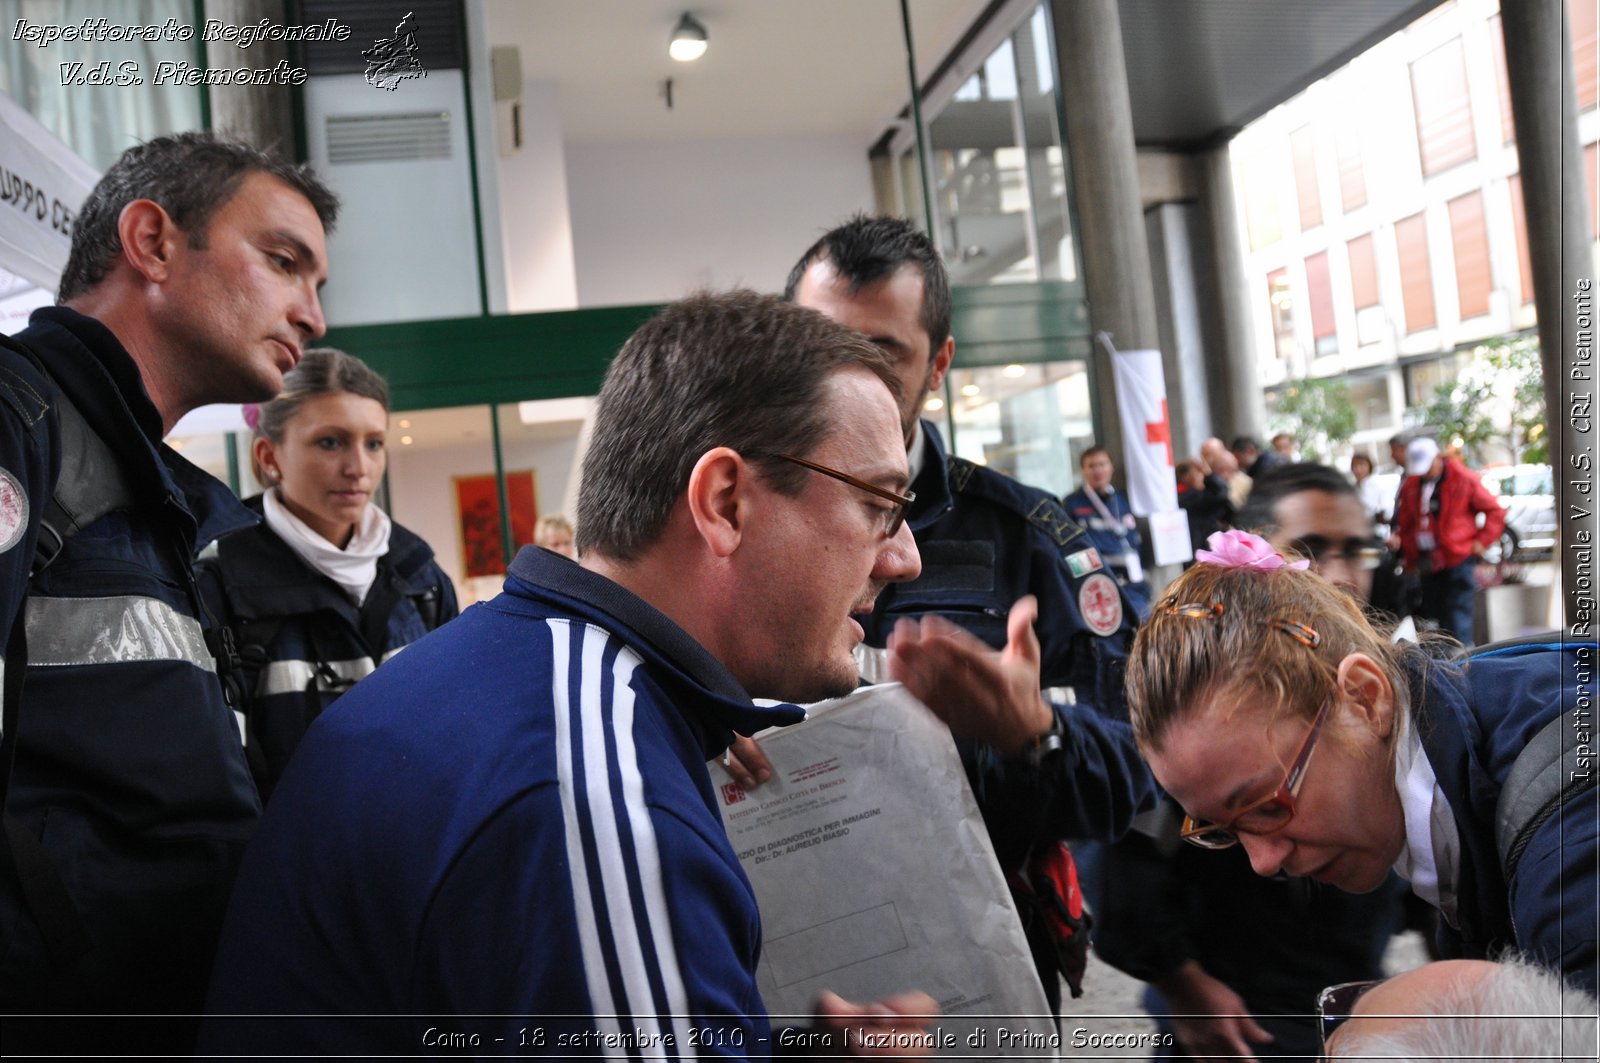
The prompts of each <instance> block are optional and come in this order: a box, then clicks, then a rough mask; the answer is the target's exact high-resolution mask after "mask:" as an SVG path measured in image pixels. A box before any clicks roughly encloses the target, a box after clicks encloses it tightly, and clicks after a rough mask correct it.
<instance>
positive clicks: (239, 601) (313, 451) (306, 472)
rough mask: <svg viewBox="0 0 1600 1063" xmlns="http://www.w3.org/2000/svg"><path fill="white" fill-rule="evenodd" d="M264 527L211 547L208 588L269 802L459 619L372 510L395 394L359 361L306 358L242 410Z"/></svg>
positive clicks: (431, 568) (254, 502)
mask: <svg viewBox="0 0 1600 1063" xmlns="http://www.w3.org/2000/svg"><path fill="white" fill-rule="evenodd" d="M252 413H253V414H254V417H255V420H254V423H253V425H252V427H253V428H254V429H255V441H254V444H253V450H252V453H251V458H252V465H253V466H254V469H255V473H256V478H257V479H258V480H259V481H261V482H262V483H263V484H264V485H266V491H265V492H264V493H263V494H261V495H259V496H257V497H255V498H251V499H247V500H246V502H245V504H246V505H248V506H251V507H252V508H254V509H256V510H257V512H259V513H261V515H262V517H263V521H262V523H261V524H259V525H257V526H256V527H254V528H251V529H249V530H247V531H244V532H240V533H238V534H236V535H230V536H228V537H227V538H225V539H223V540H222V541H221V542H219V543H218V544H217V553H216V556H214V557H208V558H206V559H204V560H203V561H202V562H201V565H200V577H201V587H202V589H203V590H204V591H205V593H206V596H207V598H208V601H209V602H210V603H211V604H212V606H213V612H214V613H215V614H216V615H217V616H218V618H219V619H220V620H221V622H222V623H223V624H225V625H226V626H227V627H228V629H229V630H230V631H231V632H232V635H233V641H234V644H235V645H236V646H237V648H238V652H239V655H240V658H241V659H242V662H243V667H242V669H240V673H241V675H242V684H243V686H244V688H245V689H244V691H243V697H242V702H243V710H244V721H243V726H244V734H245V749H246V752H247V753H248V754H249V760H250V767H251V770H252V772H253V773H254V774H255V777H256V784H257V786H258V787H259V788H260V790H261V796H262V799H263V800H265V799H266V797H267V796H268V794H270V792H271V790H272V787H273V785H274V784H275V783H276V782H277V780H278V777H279V776H280V775H281V774H282V772H283V769H284V766H285V764H286V763H287V762H288V759H289V756H290V754H291V753H293V752H294V749H295V747H296V746H297V745H298V744H299V742H300V739H301V737H302V736H303V735H304V734H305V732H306V728H307V727H309V726H310V724H311V721H312V720H313V719H315V718H316V716H317V715H318V714H320V713H321V712H322V711H323V710H324V709H326V708H327V707H328V705H329V704H331V703H332V702H333V700H334V699H336V698H337V697H338V696H339V695H340V694H342V693H344V691H346V690H348V689H349V688H350V687H351V686H352V685H354V683H355V682H356V680H358V679H360V678H361V677H363V676H365V675H367V674H368V673H369V672H371V671H372V670H373V669H374V668H376V667H377V666H378V665H379V664H380V663H382V662H383V661H384V660H386V659H387V658H389V657H391V656H393V655H394V654H395V653H397V652H398V651H399V650H401V649H402V648H404V647H405V646H407V645H408V644H410V643H412V642H414V641H416V640H417V639H419V638H421V637H422V636H423V635H425V634H427V632H429V631H431V630H432V629H433V628H435V627H438V626H439V625H440V624H442V623H444V622H445V621H446V620H449V619H450V618H452V617H454V616H455V615H456V613H457V607H456V597H455V591H454V588H453V587H452V586H451V583H450V580H449V577H447V576H446V575H445V574H444V572H443V571H442V570H441V569H440V568H439V566H438V564H437V563H435V561H434V559H433V551H432V550H431V549H430V548H429V547H428V544H427V543H425V542H423V541H422V540H421V539H419V538H418V537H417V536H416V535H414V534H412V533H411V532H409V531H407V530H406V529H405V528H403V527H401V526H400V525H398V524H396V523H394V522H393V521H392V520H390V519H389V516H388V514H386V513H384V512H383V511H382V510H381V509H379V508H378V507H377V506H375V505H373V503H372V496H373V494H374V493H375V492H376V491H377V489H378V486H379V485H380V484H381V483H382V481H383V470H384V465H385V461H386V456H385V450H384V444H385V435H386V433H387V429H388V421H389V389H388V386H387V385H386V384H385V383H384V381H383V378H382V377H380V376H378V374H377V373H374V372H373V371H372V370H371V369H370V368H368V367H367V365H366V364H365V363H363V362H362V361H361V360H360V359H357V358H353V357H351V356H350V355H347V354H345V353H343V352H341V351H335V350H331V349H318V350H309V351H307V352H306V353H305V357H304V358H303V359H302V360H301V362H300V364H299V365H297V366H296V367H295V368H294V369H293V370H292V371H290V372H289V373H288V374H286V375H285V376H284V380H283V393H282V394H280V395H279V396H278V397H277V398H275V399H273V400H272V401H271V402H268V403H265V404H263V405H262V406H260V407H259V408H258V409H255V410H253V411H252V410H250V409H247V411H246V416H247V419H249V418H250V417H251V415H252Z"/></svg>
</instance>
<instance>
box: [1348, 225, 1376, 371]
mask: <svg viewBox="0 0 1600 1063" xmlns="http://www.w3.org/2000/svg"><path fill="white" fill-rule="evenodd" d="M1345 252H1346V254H1347V255H1348V257H1349V259H1350V294H1351V297H1352V302H1354V303H1355V308H1356V342H1357V343H1358V344H1360V345H1362V346H1366V345H1367V344H1369V343H1377V342H1378V341H1380V340H1381V339H1383V335H1384V326H1385V319H1384V313H1383V307H1382V305H1380V303H1379V296H1378V252H1377V249H1376V248H1375V247H1374V246H1373V241H1372V234H1371V233H1367V234H1366V235H1365V236H1358V237H1356V238H1355V239H1354V240H1351V241H1350V242H1349V243H1348V244H1346V245H1345Z"/></svg>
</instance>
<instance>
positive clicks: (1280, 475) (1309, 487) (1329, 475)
mask: <svg viewBox="0 0 1600 1063" xmlns="http://www.w3.org/2000/svg"><path fill="white" fill-rule="evenodd" d="M1305 491H1321V492H1322V493H1323V494H1329V495H1348V496H1349V497H1351V498H1356V499H1359V498H1360V497H1361V496H1360V495H1359V494H1357V492H1356V489H1355V485H1354V484H1352V483H1351V482H1350V481H1349V480H1347V479H1346V478H1345V475H1344V473H1342V472H1340V471H1339V470H1338V469H1334V468H1331V467H1329V466H1327V465H1322V464H1319V463H1317V462H1314V461H1293V462H1288V463H1286V464H1283V465H1275V466H1273V467H1272V468H1271V469H1268V470H1267V471H1266V472H1264V473H1262V474H1261V475H1260V476H1258V477H1256V478H1255V480H1254V481H1252V482H1251V484H1250V493H1249V494H1248V495H1246V496H1245V501H1244V508H1243V509H1241V510H1240V511H1239V515H1238V517H1236V518H1235V519H1234V522H1233V523H1234V527H1236V528H1244V529H1245V530H1247V531H1253V532H1256V533H1257V534H1260V535H1270V534H1271V533H1272V532H1274V531H1276V530H1277V527H1278V517H1277V507H1278V503H1279V502H1282V501H1283V500H1284V499H1285V498H1288V497H1289V496H1290V495H1298V494H1301V493H1302V492H1305Z"/></svg>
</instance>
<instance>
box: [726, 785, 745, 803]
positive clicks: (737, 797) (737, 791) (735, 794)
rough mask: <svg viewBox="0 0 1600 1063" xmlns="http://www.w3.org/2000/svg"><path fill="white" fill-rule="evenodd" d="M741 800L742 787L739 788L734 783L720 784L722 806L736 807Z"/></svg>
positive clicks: (742, 795) (742, 797)
mask: <svg viewBox="0 0 1600 1063" xmlns="http://www.w3.org/2000/svg"><path fill="white" fill-rule="evenodd" d="M743 800H744V787H742V786H740V785H739V784H738V783H736V782H725V783H723V784H722V803H723V804H725V805H736V804H738V803H739V802H740V801H743Z"/></svg>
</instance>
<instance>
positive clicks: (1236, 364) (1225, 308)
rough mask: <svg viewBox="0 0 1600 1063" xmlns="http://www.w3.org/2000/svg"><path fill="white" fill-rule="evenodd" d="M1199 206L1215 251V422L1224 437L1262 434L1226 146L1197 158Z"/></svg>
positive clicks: (1212, 377) (1211, 375)
mask: <svg viewBox="0 0 1600 1063" xmlns="http://www.w3.org/2000/svg"><path fill="white" fill-rule="evenodd" d="M1194 159H1195V168H1196V170H1197V172H1198V173H1199V185H1200V206H1201V211H1202V213H1203V214H1204V216H1205V223H1206V228H1207V235H1209V236H1210V244H1211V253H1212V256H1213V260H1212V266H1213V282H1214V284H1215V286H1216V289H1215V290H1216V294H1217V305H1216V307H1215V314H1214V315H1213V321H1214V322H1215V335H1216V339H1217V343H1218V349H1217V350H1216V351H1214V352H1213V355H1214V358H1213V361H1212V363H1211V365H1210V366H1209V367H1208V370H1209V371H1208V374H1207V376H1208V380H1209V382H1210V385H1211V386H1210V391H1209V393H1210V397H1211V421H1212V424H1214V425H1215V426H1216V430H1217V434H1218V435H1220V436H1222V437H1223V438H1224V439H1226V440H1232V439H1233V437H1234V436H1239V435H1251V436H1255V437H1256V438H1257V439H1260V438H1263V430H1264V428H1265V425H1266V404H1265V403H1264V402H1263V400H1262V398H1261V380H1260V377H1259V375H1258V373H1257V369H1256V344H1255V329H1254V327H1253V326H1252V325H1251V321H1250V318H1251V311H1250V293H1249V280H1248V278H1247V275H1246V274H1245V268H1244V247H1243V245H1242V244H1241V243H1240V225H1239V208H1238V205H1237V203H1236V202H1235V199H1234V195H1233V164H1232V163H1231V161H1230V160H1229V156H1228V147H1227V145H1226V144H1224V145H1223V146H1221V147H1218V148H1213V149H1211V150H1210V151H1205V152H1200V153H1199V154H1197V155H1196V156H1195V157H1194Z"/></svg>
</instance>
